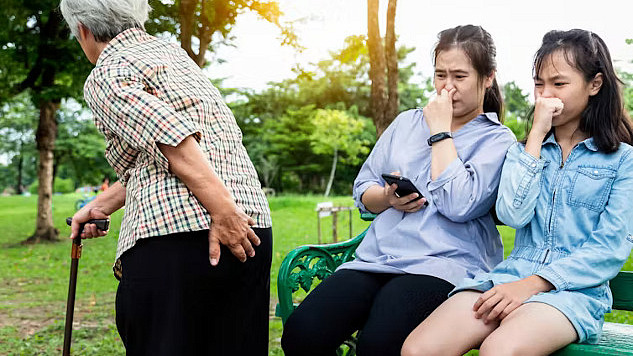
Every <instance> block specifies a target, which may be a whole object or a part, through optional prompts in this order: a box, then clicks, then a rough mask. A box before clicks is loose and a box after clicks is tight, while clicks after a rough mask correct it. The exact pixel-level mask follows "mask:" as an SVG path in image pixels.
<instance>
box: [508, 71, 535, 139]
mask: <svg viewBox="0 0 633 356" xmlns="http://www.w3.org/2000/svg"><path fill="white" fill-rule="evenodd" d="M502 92H503V102H504V104H505V121H504V124H505V125H506V126H508V127H509V128H510V129H511V130H512V132H514V135H515V136H516V137H517V139H518V140H522V139H523V138H524V137H525V134H526V127H527V123H528V116H529V114H530V109H531V107H532V105H531V104H530V102H529V101H528V95H527V94H523V91H522V90H521V88H519V87H518V86H517V85H516V83H515V82H514V81H512V82H508V83H506V84H505V85H504V86H503V88H502Z"/></svg>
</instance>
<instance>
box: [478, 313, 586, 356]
mask: <svg viewBox="0 0 633 356" xmlns="http://www.w3.org/2000/svg"><path fill="white" fill-rule="evenodd" d="M577 338H578V335H577V334H576V329H574V326H573V325H572V323H571V322H570V321H569V319H567V317H566V316H565V315H564V314H563V313H561V312H560V311H559V310H558V309H556V308H554V307H552V306H550V305H547V304H545V303H537V302H534V303H526V304H523V305H521V306H520V307H519V308H517V309H516V310H514V311H513V312H512V313H510V314H509V315H508V316H507V317H506V318H505V319H503V321H502V322H501V325H500V326H499V327H498V328H497V329H496V330H495V331H494V332H493V333H492V334H490V336H488V337H487V338H486V340H484V342H483V344H482V345H481V349H480V355H482V356H484V355H502V354H508V355H510V354H513V355H516V354H520V355H549V354H551V353H553V352H554V351H556V350H558V349H560V348H562V347H564V346H566V345H568V344H570V343H572V342H574V341H576V339H577Z"/></svg>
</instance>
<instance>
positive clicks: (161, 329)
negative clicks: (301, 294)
mask: <svg viewBox="0 0 633 356" xmlns="http://www.w3.org/2000/svg"><path fill="white" fill-rule="evenodd" d="M253 230H254V231H255V233H256V234H257V236H259V238H260V239H261V244H260V245H259V246H255V257H253V258H248V260H247V261H246V262H244V263H242V262H240V261H239V260H238V259H237V258H236V257H235V256H233V255H232V254H231V252H230V251H229V249H228V248H227V247H225V246H222V248H221V256H220V262H219V264H218V265H217V266H215V267H212V266H211V265H210V263H209V242H208V230H204V231H195V232H187V233H178V234H172V235H166V236H160V237H152V238H147V239H142V240H139V241H137V243H136V245H135V246H134V247H133V248H131V249H130V250H128V251H126V252H125V253H124V254H123V255H122V256H121V267H122V278H121V282H120V283H119V288H118V290H117V297H116V323H117V328H118V330H119V334H120V335H121V339H122V340H123V344H124V345H125V348H126V351H127V354H128V355H267V354H268V318H269V315H268V314H269V303H270V264H271V258H272V230H271V229H270V228H266V229H253Z"/></svg>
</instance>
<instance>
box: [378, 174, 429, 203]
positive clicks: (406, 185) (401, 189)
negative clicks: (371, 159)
mask: <svg viewBox="0 0 633 356" xmlns="http://www.w3.org/2000/svg"><path fill="white" fill-rule="evenodd" d="M382 179H384V180H385V182H387V184H389V185H391V184H396V185H397V186H398V188H396V195H397V196H399V197H404V196H406V195H409V194H411V193H418V197H417V198H414V199H412V200H411V201H416V200H419V199H422V198H423V197H424V195H422V193H420V191H419V190H418V188H416V187H415V185H414V184H413V182H411V180H409V178H406V177H402V176H395V175H393V174H387V173H383V174H382ZM427 205H429V202H428V201H427V202H425V203H424V206H427Z"/></svg>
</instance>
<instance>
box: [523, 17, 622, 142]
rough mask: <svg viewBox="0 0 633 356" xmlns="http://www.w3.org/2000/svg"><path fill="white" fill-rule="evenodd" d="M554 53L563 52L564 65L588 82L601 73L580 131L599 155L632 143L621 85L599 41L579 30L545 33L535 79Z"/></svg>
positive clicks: (606, 52) (535, 70)
mask: <svg viewBox="0 0 633 356" xmlns="http://www.w3.org/2000/svg"><path fill="white" fill-rule="evenodd" d="M557 51H562V53H563V55H564V57H565V60H566V61H567V63H569V65H570V66H572V67H574V68H576V69H577V70H578V71H580V72H581V73H582V75H583V76H584V78H585V81H586V82H587V83H589V82H590V81H591V80H593V79H594V78H595V77H596V75H597V74H598V73H602V87H601V88H600V91H598V93H597V94H596V95H593V96H590V97H589V102H588V103H587V107H586V108H585V109H584V110H583V112H582V115H581V119H580V125H579V129H580V130H582V131H583V132H585V133H587V134H589V136H590V137H593V140H594V143H595V144H596V146H597V147H598V150H600V151H602V152H607V153H610V152H615V151H617V149H618V147H619V146H620V142H625V143H628V144H633V129H632V128H631V122H630V119H629V116H628V114H627V112H626V110H625V109H624V100H623V99H622V85H623V83H622V81H621V80H620V79H619V78H618V76H617V75H616V73H615V70H614V69H613V63H612V62H611V55H610V54H609V49H608V48H607V45H606V44H605V43H604V41H603V40H602V38H600V37H599V36H598V35H597V34H595V33H593V32H590V31H586V30H579V29H574V30H569V31H550V32H548V33H546V34H545V36H543V43H542V44H541V48H539V50H538V51H537V52H536V55H535V56H534V67H533V74H534V76H535V77H536V76H537V75H538V73H540V71H541V69H542V67H543V63H544V62H545V60H547V59H548V58H549V57H550V56H551V55H552V54H553V53H554V52H557Z"/></svg>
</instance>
